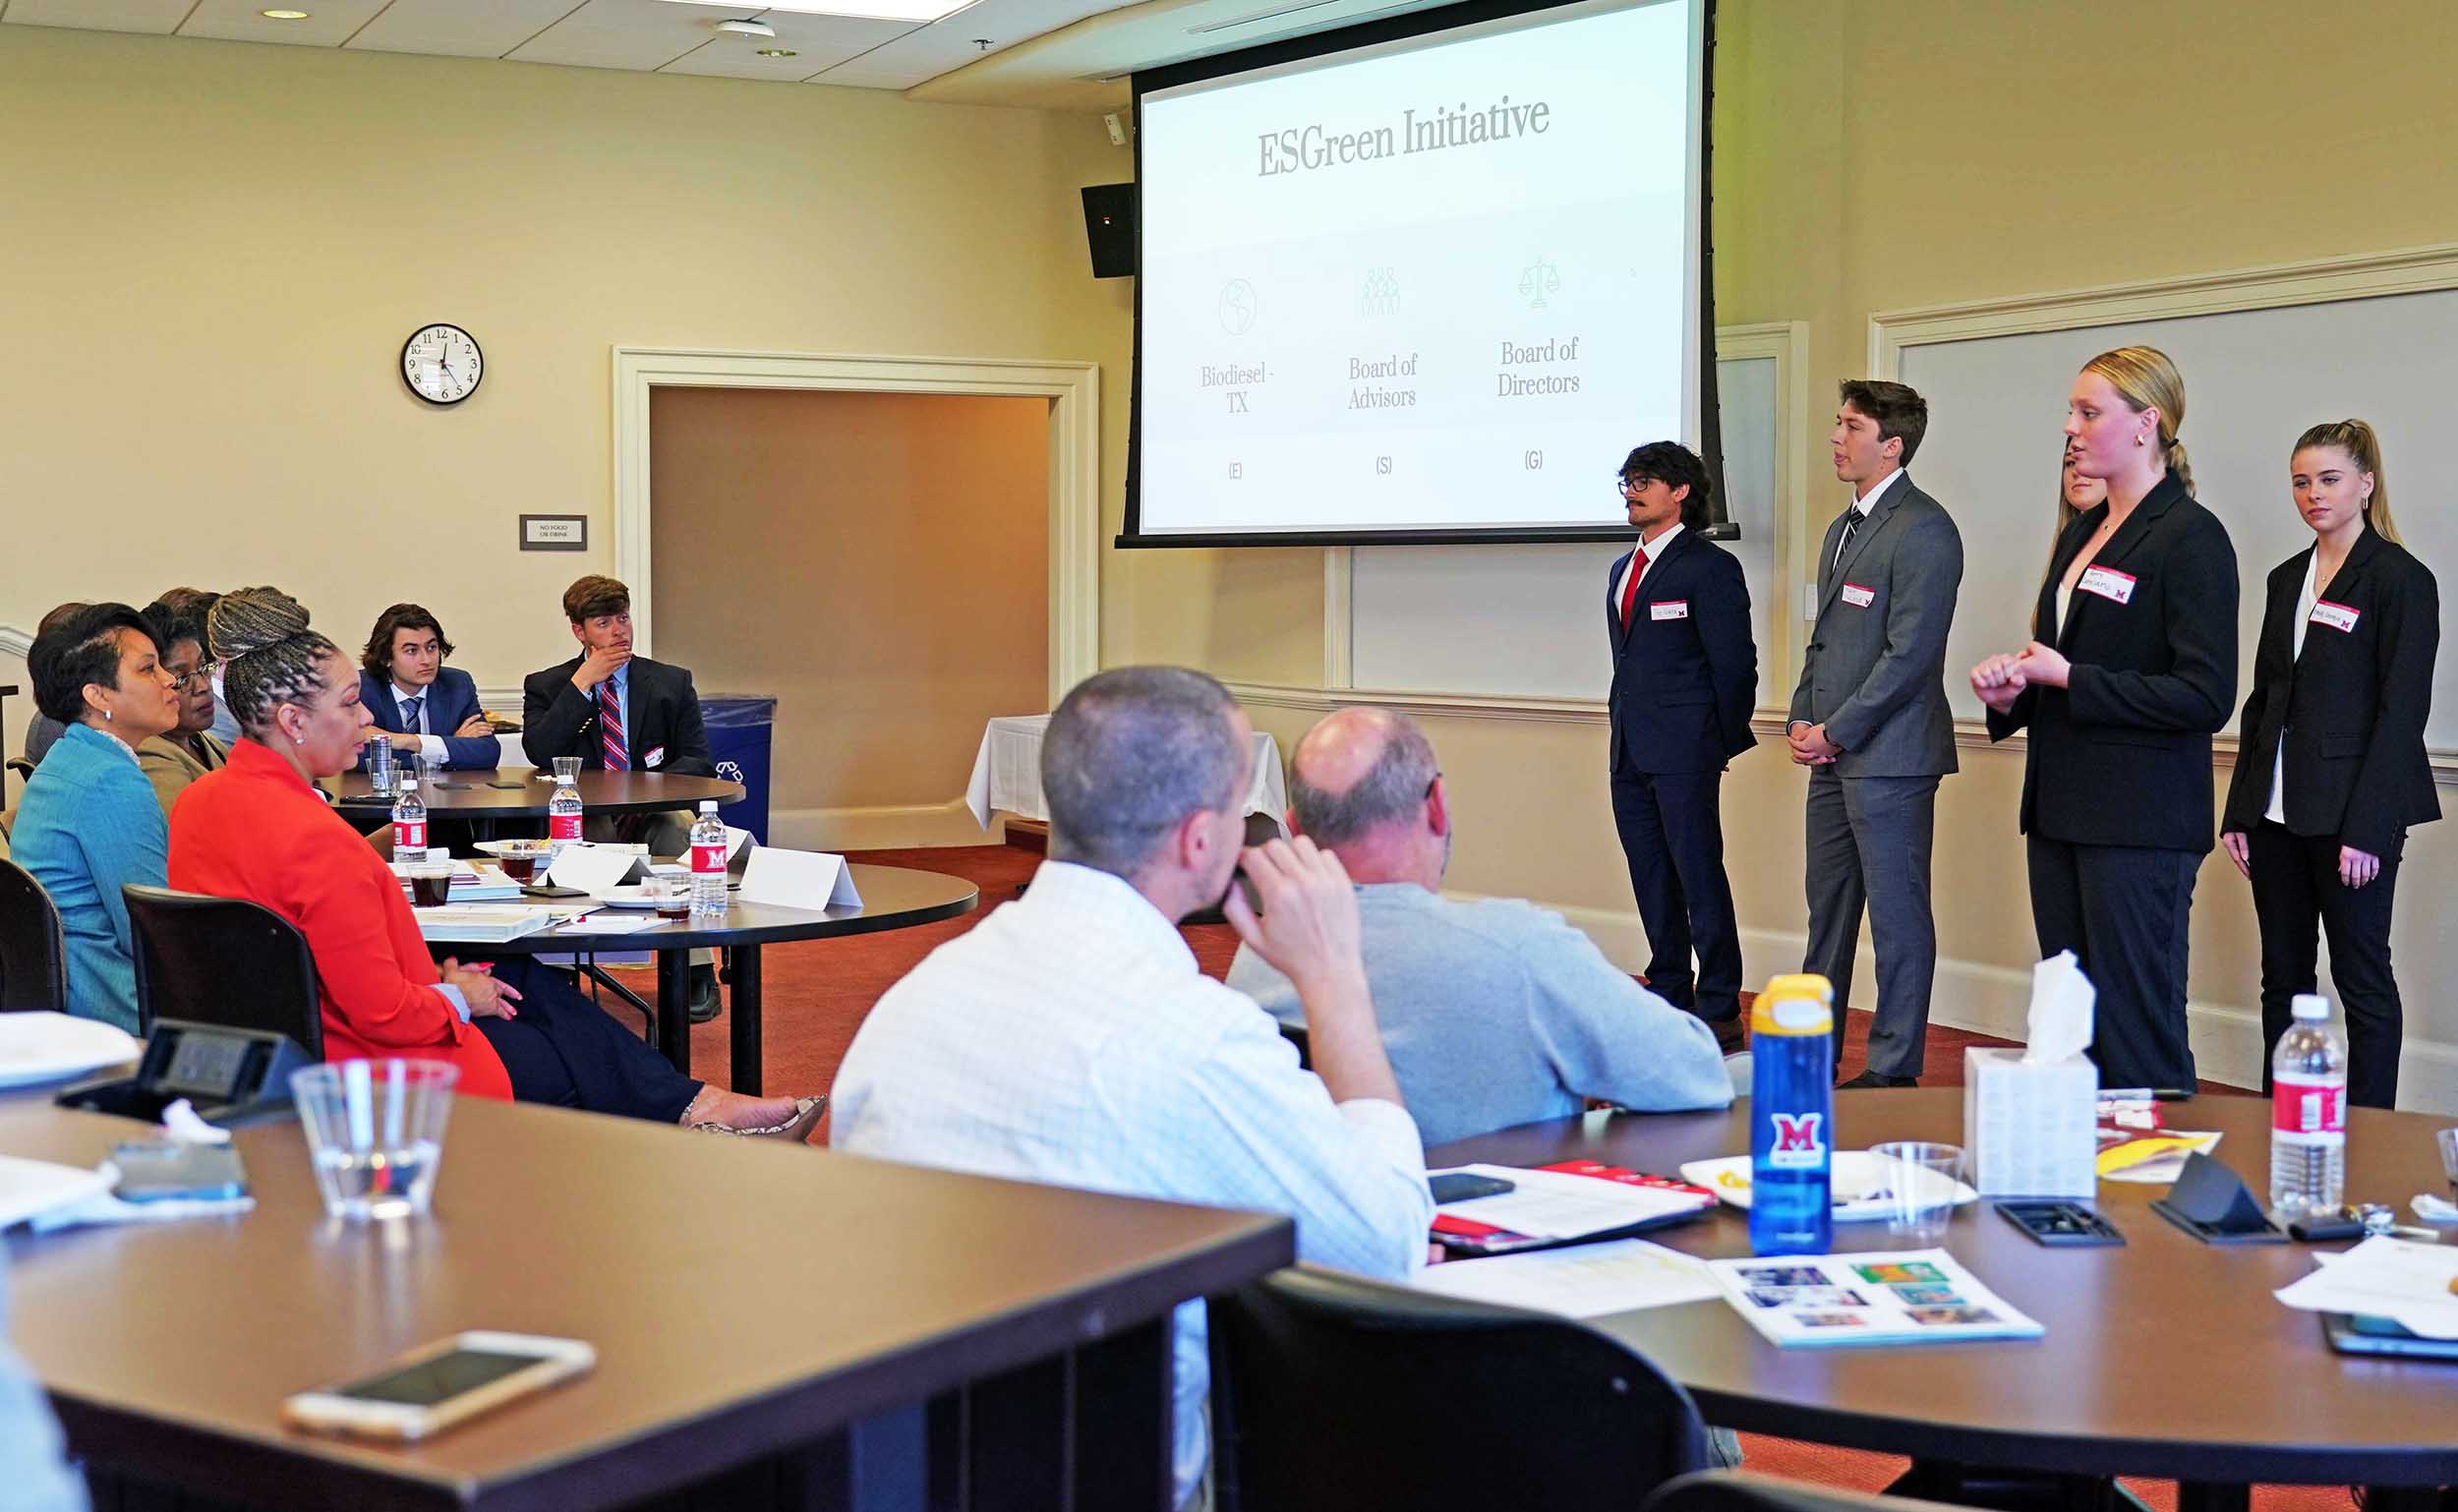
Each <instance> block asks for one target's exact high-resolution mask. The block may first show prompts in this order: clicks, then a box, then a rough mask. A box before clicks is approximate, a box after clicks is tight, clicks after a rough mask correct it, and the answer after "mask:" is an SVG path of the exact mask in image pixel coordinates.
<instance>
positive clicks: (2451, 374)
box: [1901, 291, 2458, 750]
mask: <svg viewBox="0 0 2458 1512" xmlns="http://www.w3.org/2000/svg"><path fill="white" fill-rule="evenodd" d="M2133 343H2141V344H2145V345H2149V346H2155V347H2158V348H2159V349H2160V350H2161V351H2164V352H2166V353H2167V354H2168V355H2169V356H2170V357H2171V358H2174V359H2175V360H2176V365H2177V370H2178V371H2179V372H2180V373H2182V374H2183V375H2184V376H2185V398H2186V404H2185V425H2184V428H2183V430H2182V432H2181V433H2180V434H2181V435H2182V436H2183V437H2184V440H2185V444H2186V449H2187V451H2188V453H2189V454H2190V455H2191V457H2192V459H2193V464H2194V485H2195V497H2196V498H2198V499H2199V500H2200V501H2201V503H2202V504H2203V505H2204V506H2205V507H2207V508H2208V509H2210V511H2211V512H2212V513H2214V514H2216V515H2218V516H2219V518H2220V520H2221V521H2223V522H2224V523H2225V524H2226V525H2227V527H2228V534H2229V536H2230V537H2231V538H2232V539H2233V540H2234V541H2235V543H2236V559H2237V573H2238V578H2239V582H2240V595H2241V597H2240V599H2239V604H2238V613H2239V619H2240V621H2241V622H2240V626H2239V631H2238V633H2239V636H2240V641H2239V646H2238V661H2239V668H2238V682H2237V703H2238V706H2239V707H2240V708H2241V707H2242V706H2243V703H2244V699H2245V695H2246V693H2247V691H2248V690H2250V689H2251V688H2252V686H2253V642H2254V637H2255V635H2256V634H2257V632H2258V631H2259V629H2260V627H2261V611H2262V581H2263V579H2264V578H2265V577H2267V576H2268V575H2269V572H2270V569H2271V568H2272V567H2274V566H2276V565H2278V564H2279V563H2280V562H2281V561H2283V560H2285V559H2286V558H2287V557H2289V556H2291V555H2293V554H2294V553H2296V552H2301V551H2303V550H2304V549H2305V548H2307V547H2309V546H2311V545H2312V531H2311V530H2309V529H2307V528H2306V526H2305V523H2304V521H2303V520H2302V519H2301V518H2300V517H2299V516H2298V515H2297V513H2296V506H2295V503H2294V501H2293V500H2292V499H2291V498H2290V496H2289V494H2288V471H2287V468H2288V454H2289V450H2290V448H2292V447H2293V446H2294V445H2295V443H2296V437H2297V436H2299V435H2301V434H2303V432H2304V430H2305V428H2306V427H2308V426H2311V425H2313V424H2315V423H2317V422H2320V421H2325V420H2342V419H2345V418H2347V417H2348V416H2351V415H2352V416H2356V417H2358V418H2361V419H2364V420H2368V421H2370V422H2371V423H2372V426H2373V428H2374V429H2375V430H2376V431H2378V432H2379V433H2380V436H2381V451H2382V473H2383V482H2384V483H2386V484H2387V485H2388V487H2389V496H2390V503H2391V506H2392V509H2393V511H2394V517H2395V518H2396V520H2397V522H2398V526H2399V532H2400V534H2401V536H2402V537H2404V539H2405V541H2406V545H2407V549H2408V550H2409V551H2411V552H2415V553H2416V554H2417V555H2418V556H2419V557H2421V558H2422V559H2423V560H2424V563H2425V565H2426V566H2429V567H2431V568H2433V569H2434V571H2435V572H2436V573H2437V572H2438V571H2440V570H2441V568H2442V566H2443V564H2445V563H2450V562H2458V513H2453V512H2452V511H2451V509H2450V508H2449V507H2448V500H2449V499H2450V498H2451V497H2452V496H2453V495H2458V454H2453V452H2452V451H2451V450H2450V449H2449V448H2448V447H2447V446H2446V445H2445V444H2436V443H2438V442H2441V441H2442V440H2443V438H2444V437H2445V436H2446V434H2447V432H2448V426H2449V421H2448V411H2449V406H2450V398H2451V395H2452V394H2453V393H2458V291H2435V292H2431V293H2425V294H2401V295H2395V296H2391V297H2387V298H2382V299H2360V300H2337V301H2333V302H2329V303H2325V304H2314V305H2298V306H2291V307H2288V308H2285V309H2275V310H2245V311H2231V312H2228V313H2225V314H2219V315H2200V316H2192V317H2188V318H2184V319H2179V320H2143V321H2136V322H2131V323H2127V324H2121V325H2102V326H2095V327H2086V328H2082V329H2078V330H2056V331H2037V332H2030V333H2025V334H2022V335H2014V336H1990V337H1982V338H1978V339H1974V340H1967V341H1950V342H1939V343H1935V344H1931V345H1921V346H1908V347H1905V348H1903V350H1902V362H1901V372H1902V380H1903V381H1904V382H1906V383H1909V384H1911V385H1912V386H1913V387H1914V388H1917V389H1919V390H1920V392H1921V393H1922V395H1924V396H1925V397H1926V398H1927V399H1928V401H1929V433H1928V436H1927V437H1926V438H1925V439H1924V440H1923V441H1922V442H1921V446H1920V452H1919V455H1918V456H1917V457H1915V458H1914V459H1913V461H1912V467H1911V472H1912V476H1913V477H1914V478H1916V479H1918V480H1919V482H1920V486H1921V488H1922V489H1924V490H1926V491H1927V492H1928V493H1929V494H1931V495H1932V496H1934V497H1935V498H1936V499H1937V500H1938V501H1939V502H1940V503H1942V504H1944V505H1945V506H1946V507H1947V508H1948V509H1949V510H1950V511H1952V512H1953V513H1954V515H1955V518H1956V522H1957V523H1958V524H1959V525H1960V526H1961V528H1962V537H1963V586H1962V596H1961V601H1960V602H1959V604H1958V605H1957V608H1956V611H1955V627H1954V631H1953V633H1952V634H1950V635H1949V636H1948V637H1947V642H1946V686H1947V693H1948V696H1949V698H1950V700H1951V701H1952V703H1953V706H1954V710H1955V713H1956V715H1957V716H1958V717H1959V718H1963V719H1974V720H1976V719H1978V718H1980V716H1981V713H1982V710H1981V708H1980V702H1979V700H1978V699H1976V698H1974V697H1972V696H1971V684H1970V681H1969V679H1968V677H1967V676H1966V675H1965V674H1966V673H1968V672H1969V671H1970V669H1971V668H1972V666H1973V665H1974V664H1976V663H1978V662H1979V661H1980V660H1981V659H1982V658H1983V657H1986V656H1988V655H1989V654H1991V653H1992V652H1997V651H2012V650H2016V649H2018V648H2019V647H2020V646H2021V644H2022V642H2023V640H2024V638H2025V637H2026V636H2027V635H2028V634H2029V632H2030V616H2031V608H2032V604H2033V601H2034V599H2035V598H2036V597H2037V595H2038V591H2039V584H2040V578H2041V576H2042V575H2043V574H2044V573H2045V572H2046V571H2047V568H2048V553H2049V536H2050V532H2051V531H2052V530H2053V529H2054V528H2055V524H2056V506H2057V469H2058V458H2059V454H2060V451H2061V448H2062V446H2063V444H2064V437H2063V435H2062V432H2061V430H2060V428H2061V427H2062V426H2063V425H2064V424H2065V413H2066V394H2067V391H2068V389H2069V387H2070V386H2071V385H2072V383H2073V381H2074V376H2075V374H2076V373H2077V372H2078V371H2079V370H2080V368H2081V366H2082V364H2083V363H2085V362H2087V361H2089V360H2090V359H2091V357H2092V356H2093V355H2095V354H2097V353H2099V352H2103V351H2106V350H2107V349H2108V348H2110V347H2114V346H2124V345H2129V344H2133ZM2441 612H2442V623H2441V640H2442V643H2443V652H2442V655H2441V658H2440V665H2439V666H2438V667H2437V668H2436V669H2435V675H2434V677H2433V689H2432V716H2431V720H2430V723H2429V725H2428V727H2426V731H2425V739H2426V743H2427V744H2429V745H2430V746H2431V747H2433V748H2434V749H2436V750H2445V749H2448V748H2450V747H2453V746H2458V696H2453V691H2454V690H2453V687H2452V678H2453V675H2458V673H2454V672H2453V668H2454V667H2458V657H2453V656H2452V655H2451V654H2450V652H2449V649H2448V643H2449V640H2450V634H2451V623H2450V619H2449V616H2450V615H2451V614H2452V613H2453V612H2458V603H2453V596H2452V594H2451V593H2450V591H2449V589H2448V587H2447V586H2446V585H2444V587H2443V590H2442V602H2441ZM2235 730H2236V717H2235V715H2234V714H2233V713H2231V715H2230V717H2229V724H2228V732H2229V733H2231V734H2232V733H2234V732H2235Z"/></svg>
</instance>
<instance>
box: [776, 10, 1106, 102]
mask: <svg viewBox="0 0 2458 1512" xmlns="http://www.w3.org/2000/svg"><path fill="white" fill-rule="evenodd" d="M1115 8H1116V7H1115V5H1114V4H1113V3H1111V0H978V3H977V4H974V5H970V6H967V7H966V8H965V9H964V10H961V11H958V12H957V13H956V14H954V15H952V16H945V17H941V18H940V19H939V20H937V21H934V22H932V23H931V24H930V25H928V26H926V27H920V28H916V29H913V30H911V31H908V32H907V33H906V34H905V35H903V36H901V37H898V38H897V39H896V40H894V41H892V42H888V43H885V44H883V45H881V46H879V47H877V48H874V49H873V50H871V51H869V52H866V53H864V54H862V55H861V56H860V57H858V58H854V59H851V60H849V61H848V62H847V63H845V64H843V65H841V66H839V67H836V68H832V69H829V70H827V71H826V72H824V73H821V74H818V75H817V77H815V78H813V79H812V80H811V82H812V83H813V84H834V85H850V86H852V87H857V88H874V89H904V88H910V87H912V86H914V85H917V84H920V83H921V82H922V81H923V80H925V79H935V78H937V77H938V76H939V75H941V74H944V73H947V72H949V71H950V70H953V69H960V68H963V67H965V66H966V65H967V64H969V63H972V62H974V61H975V60H977V59H979V58H981V57H983V56H984V55H985V49H983V48H981V47H979V46H977V45H975V43H974V41H973V39H974V38H975V37H988V38H989V39H990V46H989V48H988V49H987V51H988V52H997V51H999V50H1001V49H1003V48H1008V47H1013V46H1015V45H1016V44H1017V43H1019V42H1022V41H1026V40H1029V39H1030V38H1032V37H1036V36H1039V35H1041V34H1042V33H1043V32H1046V31H1055V30H1058V29H1060V28H1062V27H1069V26H1073V25H1074V24H1075V23H1077V22H1079V21H1082V20H1083V18H1085V17H1086V16H1094V15H1098V14H1100V13H1101V12H1103V11H1107V10H1112V9H1115Z"/></svg>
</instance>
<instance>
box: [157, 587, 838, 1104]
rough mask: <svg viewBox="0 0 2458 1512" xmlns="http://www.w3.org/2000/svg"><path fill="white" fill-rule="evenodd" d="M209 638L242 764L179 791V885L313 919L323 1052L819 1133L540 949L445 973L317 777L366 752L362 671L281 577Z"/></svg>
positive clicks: (580, 1098)
mask: <svg viewBox="0 0 2458 1512" xmlns="http://www.w3.org/2000/svg"><path fill="white" fill-rule="evenodd" d="M207 633H208V635H209V636H210V638H211V641H212V654H213V656H214V657H215V658H217V659H220V660H223V661H225V662H227V664H228V666H227V669H226V670H225V672H224V675H223V683H222V686H223V692H224V696H225V697H227V698H228V699H229V701H230V708H231V713H232V715H233V716H234V717H235V718H236V719H237V720H238V721H239V725H240V727H241V729H242V731H243V738H242V739H241V740H240V741H239V743H238V744H237V745H235V746H233V747H232V748H231V753H230V762H229V765H227V766H225V767H223V768H222V769H221V770H220V771H218V772H213V773H210V774H208V775H207V776H205V777H204V778H202V779H200V780H198V781H197V782H196V783H194V784H193V785H190V786H189V788H188V790H187V791H186V792H185V793H183V794H182V795H181V797H180V800H179V804H178V807H177V809H176V810H175V811H174V813H173V814H172V817H171V864H170V884H171V886H172V887H175V888H179V889H182V890H184V891H188V892H195V893H206V894H211V895H213V896H216V897H222V898H245V899H247V900H249V901H253V902H258V903H262V904H263V905H264V906H265V907H268V908H270V909H272V910H273V911H274V912H276V913H278V914H280V915H281V916H282V917H283V918H286V919H288V920H289V921H290V922H291V923H293V924H295V925H297V926H298V928H299V930H300V932H301V933H303V934H305V935H306V936H307V941H308V948H309V950H310V951H311V952H312V953H313V954H314V956H315V958H316V974H317V979H318V985H319V987H320V988H321V990H322V998H323V1011H324V1045H325V1052H324V1053H325V1054H326V1056H328V1057H330V1058H331V1059H334V1060H341V1059H346V1058H349V1057H354V1056H393V1055H407V1056H419V1057H426V1058H433V1059H438V1060H448V1061H451V1062H452V1063H454V1064H455V1065H457V1066H459V1067H460V1068H461V1083H460V1086H461V1090H462V1091H464V1092H467V1093H470V1094H471V1095H474V1096H481V1097H506V1098H514V1097H516V1098H519V1099H521V1100H522V1101H525V1102H554V1103H561V1104H564V1105H567V1106H573V1107H580V1108H586V1109H590V1110H593V1111H596V1112H601V1113H615V1114H623V1115H628V1116H630V1117H634V1118H648V1119H657V1120H660V1121H663V1122H670V1123H682V1124H688V1125H692V1126H694V1127H700V1128H709V1129H713V1130H720V1131H724V1132H729V1133H737V1134H748V1133H761V1134H768V1133H775V1134H787V1135H788V1136H790V1137H793V1138H797V1139H798V1138H800V1137H801V1136H803V1135H805V1134H808V1133H809V1131H810V1128H811V1126H812V1125H813V1124H815V1123H816V1122H817V1121H818V1115H819V1110H820V1108H821V1107H822V1106H823V1105H824V1102H825V1099H822V1098H798V1099H797V1098H791V1097H777V1098H753V1097H742V1096H738V1095H736V1094H734V1093H732V1092H729V1091H725V1090H723V1089H721V1088H718V1087H713V1086H709V1085H707V1084H706V1083H704V1082H699V1081H694V1080H692V1079H690V1078H689V1077H686V1076H682V1075H680V1074H679V1073H677V1072H676V1071H675V1070H674V1069H673V1067H672V1066H670V1065H668V1064H667V1062H666V1060H665V1059H664V1058H663V1057H661V1056H660V1055H658V1053H657V1052H656V1051H655V1050H652V1049H650V1048H649V1047H648V1046H647V1045H645V1044H643V1043H642V1042H641V1041H639V1040H638V1039H635V1038H633V1037H632V1036H631V1035H630V1034H629V1033H627V1032H625V1031H624V1029H623V1028H622V1026H621V1025H620V1024H617V1023H616V1022H615V1020H614V1019H613V1018H610V1017H608V1016H607V1014H606V1013H605V1012H604V1011H602V1010H601V1009H599V1008H598V1006H597V1005H596V1004H594V1003H591V1002H590V1001H589V1000H588V999H586V998H584V997H582V996H581V995H580V994H579V993H578V992H576V991H574V990H573V989H572V987H571V986H570V984H569V983H568V982H567V981H565V980H564V979H563V978H561V977H560V976H558V975H557V974H556V973H555V972H553V971H551V970H548V969H545V968H542V967H536V966H534V964H533V963H532V962H530V961H528V960H506V961H504V962H503V964H502V966H501V968H500V969H490V968H487V967H484V966H465V965H462V964H460V963H459V962H458V961H456V960H445V961H443V963H442V965H441V967H440V969H439V967H438V965H437V963H436V961H435V960H434V959H433V958H432V957H431V956H430V955H429V953H428V950H427V946H426V943H425V941H423V940H422V939H421V938H420V937H419V932H418V923H417V919H416V917H415V916H414V915H413V914H412V913H411V912H410V906H409V903H408V901H407V900H405V899H404V898H403V897H402V895H401V887H400V884H399V882H397V881H396V880H395V879H394V877H393V874H392V869H391V868H390V867H389V866H388V865H386V864H385V863H384V861H383V859H382V858H381V857H380V856H378V855H377V854H376V853H375V851H374V850H372V849H371V848H369V846H368V843H367V842H366V841H365V840H364V839H362V838H361V837H360V836H359V835H358V834H357V832H355V831H353V830H352V829H351V828H350V826H349V825H348V824H347V823H346V822H344V821H343V820H342V818H341V817H340V816H339V815H338V814H336V813H334V812H333V811H332V809H331V808H329V807H327V806H326V805H325V803H324V800H323V798H322V795H321V794H319V793H318V791H317V789H316V788H315V786H314V785H313V780H314V779H315V778H319V777H329V776H332V775H333V774H335V773H339V772H342V771H346V770H348V768H349V767H350V765H351V763H352V762H353V761H355V760H356V759H357V756H358V752H359V747H360V742H361V740H362V739H363V738H364V733H363V732H364V731H365V730H366V728H367V727H368V725H369V724H370V719H369V716H368V713H367V710H366V709H365V707H364V706H362V705H361V703H360V702H359V679H358V676H357V673H356V670H355V669H353V668H352V667H351V666H350V664H349V662H348V660H347V659H346V658H344V657H343V656H342V654H341V653H340V652H339V651H338V650H337V649H335V647H334V646H333V644H332V642H331V641H329V640H326V639H325V638H324V637H323V636H322V635H319V634H317V633H316V632H315V631H313V630H310V629H309V628H308V616H307V611H305V610H303V609H301V608H300V607H299V605H298V603H297V602H296V601H295V600H292V599H291V598H289V597H288V596H287V595H285V594H282V593H280V592H279V591H277V590H275V589H270V588H252V589H246V590H243V591H241V592H239V593H234V594H227V595H224V596H223V598H222V599H221V601H220V602H219V603H217V604H216V605H215V606H214V608H213V611H212V613H211V617H210V619H209V621H208V629H207Z"/></svg>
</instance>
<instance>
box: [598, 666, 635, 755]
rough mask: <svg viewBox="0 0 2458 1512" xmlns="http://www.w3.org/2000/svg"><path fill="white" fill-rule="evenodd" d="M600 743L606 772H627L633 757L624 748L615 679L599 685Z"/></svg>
mask: <svg viewBox="0 0 2458 1512" xmlns="http://www.w3.org/2000/svg"><path fill="white" fill-rule="evenodd" d="M598 743H599V745H600V747H601V748H602V749H603V751H604V753H605V757H606V770H608V771H609V772H627V771H629V770H630V769H631V757H630V755H629V753H628V752H626V751H625V750H624V748H623V716H622V711H621V709H620V707H619V706H617V705H616V703H615V679H614V678H612V677H609V678H607V679H606V680H605V681H604V682H601V683H599V684H598Z"/></svg>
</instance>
